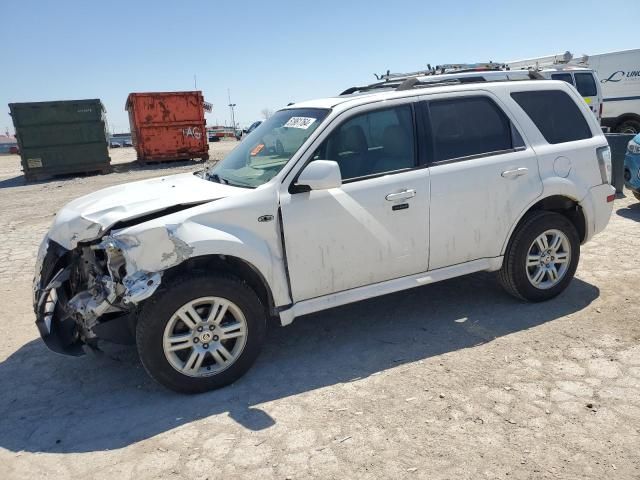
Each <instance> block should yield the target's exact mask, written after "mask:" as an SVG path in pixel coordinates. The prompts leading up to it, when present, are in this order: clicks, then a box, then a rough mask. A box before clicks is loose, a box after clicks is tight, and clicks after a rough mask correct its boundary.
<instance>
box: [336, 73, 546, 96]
mask: <svg viewBox="0 0 640 480" xmlns="http://www.w3.org/2000/svg"><path fill="white" fill-rule="evenodd" d="M474 71H475V70H474ZM478 71H480V70H478ZM483 71H489V70H483ZM465 72H466V71H459V72H458V73H465ZM415 73H417V72H415ZM424 76H425V75H418V74H415V75H411V76H395V77H393V78H390V79H387V80H385V81H383V82H376V83H372V84H370V85H364V86H362V87H351V88H347V89H346V90H345V91H343V92H342V93H340V96H345V95H352V94H354V93H366V92H371V91H372V90H394V91H396V92H400V91H404V90H412V89H414V88H431V87H442V86H447V85H462V84H467V83H481V82H486V81H487V80H486V79H485V78H483V77H476V76H472V77H466V78H447V79H443V80H435V79H434V80H428V81H424V80H420V79H419V77H424ZM544 79H545V78H544V77H543V76H542V75H541V74H540V73H539V72H538V71H536V70H529V71H528V78H527V79H522V80H544ZM491 81H493V82H513V81H518V80H516V79H512V80H508V79H504V80H502V79H496V80H491Z"/></svg>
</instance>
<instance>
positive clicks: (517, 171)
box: [500, 167, 529, 178]
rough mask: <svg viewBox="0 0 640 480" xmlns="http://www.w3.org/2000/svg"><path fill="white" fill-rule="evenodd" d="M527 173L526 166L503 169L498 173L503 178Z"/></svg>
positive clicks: (516, 176)
mask: <svg viewBox="0 0 640 480" xmlns="http://www.w3.org/2000/svg"><path fill="white" fill-rule="evenodd" d="M527 173H529V169H528V168H526V167H520V168H516V169H515V170H505V171H504V172H502V173H501V174H500V175H501V176H502V177H503V178H518V177H521V176H523V175H526V174H527Z"/></svg>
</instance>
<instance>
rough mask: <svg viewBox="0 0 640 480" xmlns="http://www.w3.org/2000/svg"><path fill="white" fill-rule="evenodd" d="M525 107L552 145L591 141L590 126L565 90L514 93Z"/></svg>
mask: <svg viewBox="0 0 640 480" xmlns="http://www.w3.org/2000/svg"><path fill="white" fill-rule="evenodd" d="M511 97H512V98H513V99H514V100H515V101H516V102H517V103H518V105H520V106H521V107H522V109H523V110H524V111H525V112H526V114H527V115H529V117H530V118H531V120H532V121H533V123H535V125H536V127H538V130H540V133H542V136H543V137H544V138H545V140H546V141H547V142H549V143H552V144H556V143H565V142H573V141H576V140H583V139H585V138H591V137H592V135H591V129H590V128H589V124H588V123H587V121H586V120H585V118H584V115H583V114H582V112H581V111H580V108H578V106H577V105H576V103H575V102H574V101H573V99H571V97H569V95H567V94H566V93H565V92H563V91H561V90H536V91H532V92H513V93H512V94H511Z"/></svg>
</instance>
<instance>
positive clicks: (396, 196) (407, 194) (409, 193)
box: [384, 189, 416, 202]
mask: <svg viewBox="0 0 640 480" xmlns="http://www.w3.org/2000/svg"><path fill="white" fill-rule="evenodd" d="M415 196H416V191H415V190H413V189H410V190H403V191H402V192H398V193H390V194H388V195H387V196H386V197H384V198H386V199H387V201H389V202H395V201H396V200H407V199H409V198H412V197H415Z"/></svg>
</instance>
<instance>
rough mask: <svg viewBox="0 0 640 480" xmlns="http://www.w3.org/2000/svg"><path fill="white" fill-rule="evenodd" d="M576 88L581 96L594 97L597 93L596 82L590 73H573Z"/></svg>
mask: <svg viewBox="0 0 640 480" xmlns="http://www.w3.org/2000/svg"><path fill="white" fill-rule="evenodd" d="M574 75H575V77H576V88H577V89H578V92H580V95H582V96H583V97H595V96H596V95H598V89H597V88H596V82H595V80H594V79H593V75H591V74H590V73H575V74H574Z"/></svg>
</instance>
